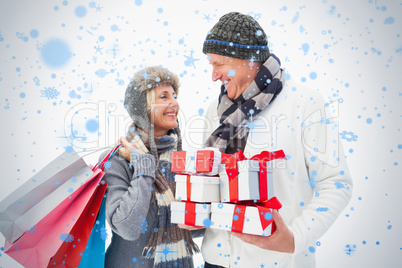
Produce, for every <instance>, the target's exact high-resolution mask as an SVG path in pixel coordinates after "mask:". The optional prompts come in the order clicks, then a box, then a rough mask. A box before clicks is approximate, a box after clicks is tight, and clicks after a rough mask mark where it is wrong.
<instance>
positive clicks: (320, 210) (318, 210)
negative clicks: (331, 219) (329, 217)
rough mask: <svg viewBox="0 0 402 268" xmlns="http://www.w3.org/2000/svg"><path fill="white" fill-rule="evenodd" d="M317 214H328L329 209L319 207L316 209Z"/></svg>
mask: <svg viewBox="0 0 402 268" xmlns="http://www.w3.org/2000/svg"><path fill="white" fill-rule="evenodd" d="M315 210H316V211H317V212H327V211H328V210H329V208H327V207H318V208H316V209H315Z"/></svg>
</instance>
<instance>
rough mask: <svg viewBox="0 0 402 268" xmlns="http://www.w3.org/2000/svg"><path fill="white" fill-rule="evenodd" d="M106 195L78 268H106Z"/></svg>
mask: <svg viewBox="0 0 402 268" xmlns="http://www.w3.org/2000/svg"><path fill="white" fill-rule="evenodd" d="M105 203H106V194H105V196H104V197H103V200H102V204H101V207H100V209H99V213H98V218H97V219H96V222H95V225H94V227H93V228H92V231H91V235H90V236H89V239H88V243H87V246H86V248H85V251H84V255H83V256H82V258H81V261H80V265H79V266H78V268H87V267H96V268H104V267H105V244H106V239H107V232H106V218H105V213H106V206H105Z"/></svg>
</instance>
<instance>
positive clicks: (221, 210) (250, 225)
mask: <svg viewBox="0 0 402 268" xmlns="http://www.w3.org/2000/svg"><path fill="white" fill-rule="evenodd" d="M281 207H282V205H281V203H280V202H279V201H278V199H276V197H274V198H271V199H270V200H268V201H265V202H257V203H254V202H240V203H239V204H230V203H211V226H210V227H211V228H213V229H221V230H226V231H232V232H237V233H245V234H254V235H261V236H270V235H271V234H272V233H273V232H274V231H275V228H276V227H275V223H274V221H273V217H272V209H280V208H281Z"/></svg>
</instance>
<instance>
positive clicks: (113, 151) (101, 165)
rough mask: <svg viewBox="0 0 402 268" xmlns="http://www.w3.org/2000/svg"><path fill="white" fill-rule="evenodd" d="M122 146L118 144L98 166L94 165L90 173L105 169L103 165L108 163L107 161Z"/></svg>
mask: <svg viewBox="0 0 402 268" xmlns="http://www.w3.org/2000/svg"><path fill="white" fill-rule="evenodd" d="M122 146H123V144H122V143H119V144H117V145H116V146H115V147H114V148H113V149H112V150H111V151H110V152H109V153H108V154H107V155H106V156H105V157H104V158H103V160H102V161H100V162H99V163H98V164H96V165H95V167H94V168H93V169H92V171H95V170H97V169H98V168H100V169H101V170H102V171H103V170H104V169H105V163H106V162H107V161H109V159H110V158H111V157H112V156H113V155H114V154H115V153H116V152H117V151H118V150H119V149H120V147H122Z"/></svg>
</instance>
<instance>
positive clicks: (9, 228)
mask: <svg viewBox="0 0 402 268" xmlns="http://www.w3.org/2000/svg"><path fill="white" fill-rule="evenodd" d="M93 174H94V172H93V171H92V170H91V169H90V168H89V167H88V166H87V164H86V163H85V161H84V160H83V159H82V158H81V157H80V156H79V155H78V154H77V153H75V152H74V151H73V152H71V153H67V152H65V153H63V154H61V155H60V156H59V157H57V158H56V159H55V160H53V161H52V162H51V163H49V164H48V165H47V166H45V167H44V168H43V169H42V170H40V171H39V172H38V173H37V174H36V175H34V176H33V177H32V178H31V179H29V180H28V181H27V182H25V183H24V184H23V185H22V186H20V187H19V188H17V189H16V190H15V191H14V192H12V193H11V194H10V195H8V196H7V197H6V198H5V199H4V200H2V201H1V202H0V232H1V233H2V234H3V235H4V237H5V238H6V240H7V241H9V242H11V243H12V242H14V241H16V240H17V239H18V238H19V237H21V236H22V235H23V234H24V233H25V232H27V231H29V230H30V229H31V228H32V227H33V226H34V225H35V224H36V223H38V222H39V221H40V220H41V219H43V218H44V217H45V216H46V215H47V214H49V212H51V211H52V210H53V209H54V208H55V207H56V206H57V205H59V204H60V203H61V202H62V201H63V200H64V199H66V198H67V197H68V196H69V195H70V194H71V193H73V192H74V191H75V190H77V189H78V187H80V186H81V185H82V184H83V183H84V182H85V181H86V180H88V179H89V178H90V177H91V176H93Z"/></svg>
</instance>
